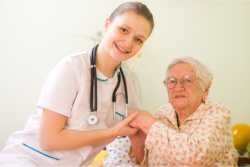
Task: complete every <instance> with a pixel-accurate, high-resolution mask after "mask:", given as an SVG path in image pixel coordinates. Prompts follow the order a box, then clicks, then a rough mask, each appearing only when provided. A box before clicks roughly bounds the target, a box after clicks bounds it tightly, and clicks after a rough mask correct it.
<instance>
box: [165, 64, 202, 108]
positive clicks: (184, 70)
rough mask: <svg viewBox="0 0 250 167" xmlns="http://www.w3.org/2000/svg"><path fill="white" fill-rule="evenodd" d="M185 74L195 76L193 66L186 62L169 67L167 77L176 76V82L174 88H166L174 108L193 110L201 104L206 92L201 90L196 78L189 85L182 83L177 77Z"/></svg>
mask: <svg viewBox="0 0 250 167" xmlns="http://www.w3.org/2000/svg"><path fill="white" fill-rule="evenodd" d="M185 75H190V76H192V77H193V78H196V70H195V68H194V67H193V66H191V65H190V64H188V63H179V64H176V65H174V66H173V67H172V68H171V69H170V71H169V76H168V77H173V78H176V79H178V82H177V84H176V86H175V87H174V88H172V89H169V88H167V91H168V98H169V101H170V103H171V105H172V106H173V107H174V108H175V109H189V110H193V111H194V110H195V109H196V108H197V107H198V106H199V105H200V104H201V101H202V99H205V98H206V96H207V93H206V91H205V92H203V91H202V89H201V88H200V86H199V85H198V83H197V79H196V80H194V83H193V84H192V85H190V86H185V85H182V84H181V83H180V80H179V79H180V78H181V77H183V76H185ZM204 96H205V97H204Z"/></svg>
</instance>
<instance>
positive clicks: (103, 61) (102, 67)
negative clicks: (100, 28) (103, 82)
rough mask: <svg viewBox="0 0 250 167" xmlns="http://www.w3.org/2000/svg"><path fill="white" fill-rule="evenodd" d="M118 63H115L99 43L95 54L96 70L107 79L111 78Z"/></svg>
mask: <svg viewBox="0 0 250 167" xmlns="http://www.w3.org/2000/svg"><path fill="white" fill-rule="evenodd" d="M119 64H120V62H117V61H115V60H114V59H113V58H112V57H111V55H110V54H109V53H108V52H107V51H106V50H105V48H104V46H103V44H102V43H100V45H99V47H98V49H97V52H96V68H97V69H98V70H99V71H100V72H101V73H102V74H103V75H105V76H106V77H107V78H112V76H113V74H114V72H115V70H116V67H117V66H118V65H119Z"/></svg>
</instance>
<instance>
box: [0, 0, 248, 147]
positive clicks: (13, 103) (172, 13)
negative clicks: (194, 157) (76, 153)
mask: <svg viewBox="0 0 250 167" xmlns="http://www.w3.org/2000/svg"><path fill="white" fill-rule="evenodd" d="M122 2H124V1H69V0H68V1H63V2H59V1H7V0H6V1H0V92H1V93H0V112H1V121H0V131H1V137H0V150H1V149H2V148H3V147H4V142H5V141H6V139H7V137H8V136H9V135H10V134H12V133H13V132H15V131H18V130H22V129H23V128H24V125H25V123H26V121H27V119H28V117H29V115H32V114H36V102H37V100H38V97H39V94H40V92H41V89H42V86H43V84H44V82H45V79H46V78H47V76H48V74H49V72H50V70H51V69H52V68H53V67H54V66H55V65H56V64H57V63H58V62H59V61H60V60H61V59H62V58H63V57H65V56H67V55H69V54H72V53H75V52H79V51H83V50H85V49H90V48H91V47H92V46H93V42H92V41H91V40H88V39H87V38H84V37H82V35H87V36H95V34H96V32H97V31H99V30H102V27H103V24H104V21H105V19H106V17H108V16H109V14H110V12H111V11H112V10H113V9H114V8H115V7H116V6H117V5H118V4H120V3H122ZM143 2H144V3H145V4H147V5H148V7H149V8H150V9H151V11H152V13H153V14H154V18H155V29H154V31H153V33H152V35H151V37H150V39H149V40H148V41H147V42H146V44H145V45H144V48H143V49H142V51H141V52H142V57H141V58H140V59H139V61H137V64H136V65H137V70H136V73H137V76H138V77H137V79H138V80H139V82H140V84H141V87H140V90H141V104H142V107H143V108H144V109H147V110H148V111H150V112H151V113H152V114H153V113H154V112H155V111H156V110H157V108H159V107H160V106H161V105H163V104H165V103H167V101H168V99H167V93H166V90H165V88H164V86H163V84H162V81H163V79H164V76H165V69H166V67H167V65H168V64H169V63H170V61H171V60H172V59H173V58H175V57H178V56H182V55H185V54H189V55H191V56H194V57H196V58H197V59H199V60H200V61H201V62H203V63H205V64H206V65H207V66H208V67H210V69H211V70H212V71H213V73H214V76H215V78H214V82H213V84H212V87H211V90H210V94H209V97H210V98H211V99H212V100H213V101H217V102H222V103H224V104H225V105H226V106H228V107H229V108H230V110H231V111H232V125H234V124H237V123H247V124H250V111H249V108H250V102H249V101H250V98H249V94H250V87H249V83H250V75H249V74H250V66H249V63H250V31H249V30H250V2H249V1H240V2H239V1H143ZM97 3H98V5H97Z"/></svg>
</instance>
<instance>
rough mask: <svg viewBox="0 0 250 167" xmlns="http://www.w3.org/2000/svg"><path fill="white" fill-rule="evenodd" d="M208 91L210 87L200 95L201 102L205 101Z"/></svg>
mask: <svg viewBox="0 0 250 167" xmlns="http://www.w3.org/2000/svg"><path fill="white" fill-rule="evenodd" d="M209 89H210V86H208V87H206V88H205V92H204V93H203V95H202V101H205V100H206V98H207V96H208V93H209Z"/></svg>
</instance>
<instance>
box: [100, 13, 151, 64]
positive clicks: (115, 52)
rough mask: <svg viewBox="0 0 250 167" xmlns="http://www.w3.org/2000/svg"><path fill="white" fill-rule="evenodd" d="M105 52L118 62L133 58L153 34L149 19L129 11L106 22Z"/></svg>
mask: <svg viewBox="0 0 250 167" xmlns="http://www.w3.org/2000/svg"><path fill="white" fill-rule="evenodd" d="M104 29H105V31H106V34H105V37H104V43H105V50H106V52H107V53H108V54H109V55H110V56H111V57H112V58H113V60H115V61H116V62H122V61H125V60H127V59H129V58H131V57H133V56H134V55H135V54H136V53H137V52H138V51H139V50H140V49H141V47H142V46H143V44H144V42H145V41H146V39H147V38H148V37H149V35H150V33H151V25H150V23H149V21H148V20H147V19H145V18H144V17H143V16H140V15H138V14H136V13H134V12H131V11H128V12H124V13H123V14H121V15H118V16H116V17H115V19H114V20H113V21H112V22H110V20H109V19H107V20H106V23H105V27H104Z"/></svg>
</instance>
